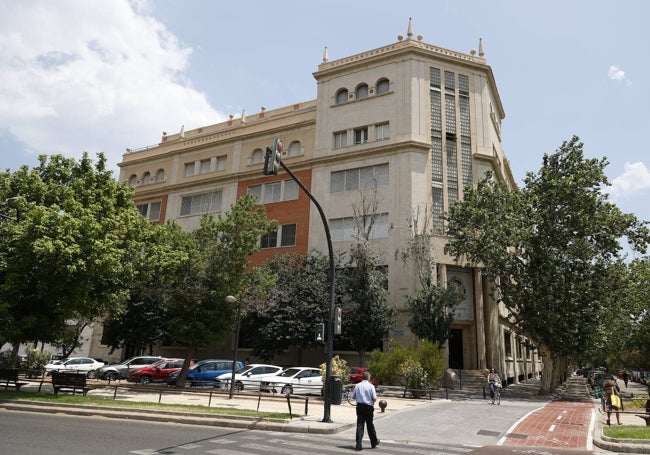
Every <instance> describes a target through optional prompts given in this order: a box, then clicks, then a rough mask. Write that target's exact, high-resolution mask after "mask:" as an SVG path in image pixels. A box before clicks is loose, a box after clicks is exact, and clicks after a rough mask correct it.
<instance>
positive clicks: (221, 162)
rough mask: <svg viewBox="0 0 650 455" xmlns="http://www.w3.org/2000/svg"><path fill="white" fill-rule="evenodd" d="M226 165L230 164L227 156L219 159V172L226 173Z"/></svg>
mask: <svg viewBox="0 0 650 455" xmlns="http://www.w3.org/2000/svg"><path fill="white" fill-rule="evenodd" d="M226 163H228V157H227V156H226V155H223V156H218V157H217V171H225V170H226Z"/></svg>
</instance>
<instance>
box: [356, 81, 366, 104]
mask: <svg viewBox="0 0 650 455" xmlns="http://www.w3.org/2000/svg"><path fill="white" fill-rule="evenodd" d="M354 96H355V98H356V99H358V100H360V99H363V98H367V97H368V84H361V85H359V86H358V87H357V90H356V92H355V94H354Z"/></svg>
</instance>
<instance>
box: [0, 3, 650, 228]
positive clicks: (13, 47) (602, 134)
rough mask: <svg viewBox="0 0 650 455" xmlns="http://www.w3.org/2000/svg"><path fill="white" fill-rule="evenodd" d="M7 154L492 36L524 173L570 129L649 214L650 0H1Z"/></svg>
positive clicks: (623, 196)
mask: <svg viewBox="0 0 650 455" xmlns="http://www.w3.org/2000/svg"><path fill="white" fill-rule="evenodd" d="M0 7H1V8H2V15H0V80H1V81H2V84H1V85H0V147H1V148H0V168H2V169H6V168H10V169H16V168H17V167H18V166H20V165H21V164H28V165H33V164H34V163H35V162H36V161H35V160H36V156H37V155H38V154H42V153H44V154H51V153H63V154H65V155H68V156H75V157H78V156H80V154H81V152H82V151H88V152H90V153H91V154H92V155H93V156H94V153H95V152H98V151H102V152H104V153H105V154H106V155H107V156H108V158H109V163H110V164H111V166H115V168H117V166H116V164H117V163H118V162H119V161H120V160H121V156H122V153H123V152H124V150H125V149H126V148H127V147H130V148H138V147H142V146H146V145H151V144H155V143H157V142H158V141H159V140H160V136H161V132H162V131H163V130H164V131H167V132H169V133H174V132H178V131H179V130H180V128H181V125H185V128H186V129H189V128H196V127H199V126H203V125H207V124H211V123H215V122H219V121H223V120H224V119H226V118H227V116H228V115H229V114H234V115H235V116H236V117H239V116H240V115H241V112H242V110H244V109H245V110H246V112H247V113H249V114H252V113H256V112H259V109H260V106H266V107H267V108H268V109H273V108H277V107H282V106H287V105H290V104H293V103H295V102H300V101H307V100H311V99H314V98H316V83H315V80H314V78H313V76H312V73H313V72H314V71H316V70H317V68H318V64H319V63H320V62H321V60H322V56H323V49H324V48H325V46H327V47H328V54H329V58H330V60H334V59H337V58H340V57H346V56H349V55H353V54H356V53H359V52H363V51H367V50H371V49H374V48H377V47H381V46H384V45H387V44H390V43H393V42H395V41H396V40H397V35H399V34H402V35H405V34H406V30H407V25H408V20H409V18H410V17H411V18H413V31H414V33H415V35H422V36H423V39H424V41H425V42H427V43H430V44H434V45H437V46H441V47H445V48H449V49H453V50H457V51H461V52H467V53H469V52H470V50H471V49H476V48H477V47H478V41H479V38H482V39H483V46H484V50H485V57H486V59H487V63H488V64H489V65H490V66H491V67H492V69H493V71H494V75H495V78H496V82H497V86H498V89H499V93H500V95H501V99H502V102H503V105H504V108H505V112H506V118H505V120H504V122H503V140H504V146H505V151H506V154H507V156H508V158H509V160H510V162H511V164H512V168H513V170H514V173H515V177H516V178H517V180H518V181H519V182H521V180H522V179H523V177H524V175H525V173H526V172H527V171H536V170H538V169H539V167H540V165H541V159H542V156H543V154H544V153H553V152H554V151H555V150H556V149H557V147H558V146H559V145H560V144H561V143H562V142H563V141H565V140H568V139H569V138H571V136H572V135H574V134H575V135H578V136H580V138H581V139H582V140H583V142H584V143H585V150H586V152H587V154H588V156H591V157H603V156H606V157H607V158H608V160H609V162H610V165H609V167H608V168H607V174H608V177H609V179H610V181H611V182H612V183H613V186H612V188H611V196H612V198H613V200H614V202H616V203H617V204H618V205H619V207H620V208H621V209H622V210H624V211H626V212H632V213H634V214H636V215H637V216H639V217H640V218H642V219H648V220H650V204H647V203H646V202H645V201H646V200H647V199H648V197H649V196H650V160H649V158H648V156H649V155H648V151H649V148H650V146H649V145H648V140H647V135H648V130H649V129H650V87H649V84H650V82H649V81H650V78H649V77H648V73H649V72H650V71H649V70H650V58H648V54H649V52H650V46H649V44H650V41H649V40H648V35H647V33H646V32H645V29H646V23H647V18H648V17H650V2H647V1H644V0H636V1H631V0H622V1H619V2H611V1H604V0H576V1H570V0H545V1H525V0H496V1H493V2H484V1H469V0H465V1H463V0H438V1H421V0H418V1H414V0H401V1H399V2H394V1H387V0H375V1H355V2H350V1H340V0H331V1H326V2H311V1H305V0H278V1H275V2H263V1H249V2H222V1H209V0H160V1H154V0H151V1H131V2H129V1H127V0H110V1H105V0H42V1H38V0H32V1H30V0H25V1H15V0H0Z"/></svg>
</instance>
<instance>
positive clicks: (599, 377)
mask: <svg viewBox="0 0 650 455" xmlns="http://www.w3.org/2000/svg"><path fill="white" fill-rule="evenodd" d="M616 380H617V378H616V376H615V375H613V374H611V373H596V374H595V375H594V377H593V386H594V387H603V385H604V384H605V382H607V381H611V382H613V383H614V385H615V386H616V385H618V383H617V382H616Z"/></svg>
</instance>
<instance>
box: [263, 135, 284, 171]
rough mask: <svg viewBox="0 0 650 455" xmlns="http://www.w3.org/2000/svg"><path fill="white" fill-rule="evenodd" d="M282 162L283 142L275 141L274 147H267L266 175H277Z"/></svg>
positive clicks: (265, 159) (265, 158)
mask: <svg viewBox="0 0 650 455" xmlns="http://www.w3.org/2000/svg"><path fill="white" fill-rule="evenodd" d="M281 160H282V141H281V140H280V139H276V140H275V141H273V147H266V156H265V157H264V175H271V174H272V175H277V173H278V170H279V169H280V161H281Z"/></svg>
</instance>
